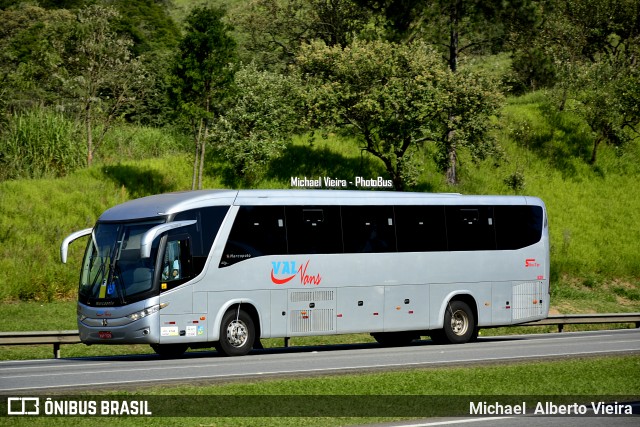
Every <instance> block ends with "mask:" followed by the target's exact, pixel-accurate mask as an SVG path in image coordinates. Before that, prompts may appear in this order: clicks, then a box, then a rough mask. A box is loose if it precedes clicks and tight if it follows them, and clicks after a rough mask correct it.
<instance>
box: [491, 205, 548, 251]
mask: <svg viewBox="0 0 640 427" xmlns="http://www.w3.org/2000/svg"><path fill="white" fill-rule="evenodd" d="M494 209H495V215H496V240H497V244H498V249H499V250H513V249H521V248H524V247H527V246H529V245H533V244H535V243H538V242H539V241H540V239H541V238H542V227H543V221H542V220H543V218H542V216H543V212H542V207H540V206H496V207H495V208H494Z"/></svg>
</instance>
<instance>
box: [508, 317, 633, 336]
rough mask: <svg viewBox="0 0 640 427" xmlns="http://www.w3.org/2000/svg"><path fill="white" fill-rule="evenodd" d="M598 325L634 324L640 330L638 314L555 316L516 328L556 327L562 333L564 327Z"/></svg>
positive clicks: (522, 324)
mask: <svg viewBox="0 0 640 427" xmlns="http://www.w3.org/2000/svg"><path fill="white" fill-rule="evenodd" d="M598 323H600V324H603V323H634V324H635V327H636V328H640V313H608V314H556V315H552V316H549V317H547V318H546V319H542V320H536V321H535V322H527V323H521V324H519V325H517V326H549V325H557V326H558V332H562V330H563V329H564V326H565V325H589V324H598Z"/></svg>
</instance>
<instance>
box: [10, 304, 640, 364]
mask: <svg viewBox="0 0 640 427" xmlns="http://www.w3.org/2000/svg"><path fill="white" fill-rule="evenodd" d="M605 323H633V324H635V327H636V328H640V313H609V314H558V315H552V316H549V317H547V318H546V319H542V320H537V321H535V322H527V323H521V324H519V325H516V326H553V325H557V326H558V332H562V331H563V329H564V326H565V325H588V324H605ZM80 342H81V341H80V336H79V335H78V331H39V332H38V331H35V332H31V331H30V332H0V345H36V344H53V357H54V358H55V359H59V358H60V345H61V344H79V343H80Z"/></svg>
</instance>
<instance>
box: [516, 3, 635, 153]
mask: <svg viewBox="0 0 640 427" xmlns="http://www.w3.org/2000/svg"><path fill="white" fill-rule="evenodd" d="M545 3H546V4H545V6H546V7H547V9H551V8H552V10H553V12H554V13H550V14H548V15H547V19H545V21H544V23H543V25H542V26H541V27H540V31H539V33H538V34H537V35H536V37H535V38H534V39H531V40H528V44H529V45H532V46H535V47H536V48H537V49H541V51H542V49H544V50H543V51H544V55H545V56H546V58H548V59H547V60H545V61H544V62H547V63H548V62H549V60H550V62H551V63H552V64H553V73H554V74H555V75H556V76H557V77H556V79H555V80H556V84H555V90H554V92H553V93H554V94H556V96H558V98H559V102H558V106H559V109H560V110H563V109H565V107H566V106H567V105H568V104H569V105H570V107H569V108H572V109H574V110H575V111H577V112H578V113H579V114H580V115H581V116H582V117H583V118H584V119H585V121H586V122H587V124H588V125H589V127H590V128H591V131H592V134H593V149H592V151H591V156H590V158H589V159H588V162H589V163H591V164H595V163H596V161H597V151H598V147H599V146H600V144H601V143H603V142H605V143H609V144H612V145H615V146H618V147H622V146H624V144H625V142H627V141H629V140H630V139H632V138H637V137H638V135H639V133H638V127H637V126H638V123H640V111H639V109H640V107H639V106H638V102H637V100H638V99H639V98H640V94H639V93H638V84H637V81H638V79H639V77H640V66H639V64H638V56H639V55H640V49H639V48H638V46H640V3H638V2H637V1H635V0H553V1H549V2H545ZM540 62H541V61H540V59H538V60H537V61H536V63H534V64H531V65H530V66H531V67H538V65H539V63H540ZM568 100H573V101H574V102H571V103H567V101H568Z"/></svg>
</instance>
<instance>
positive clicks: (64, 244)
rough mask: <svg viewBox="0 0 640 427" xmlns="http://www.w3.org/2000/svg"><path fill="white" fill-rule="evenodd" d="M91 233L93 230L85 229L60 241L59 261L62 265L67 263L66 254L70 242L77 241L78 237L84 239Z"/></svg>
mask: <svg viewBox="0 0 640 427" xmlns="http://www.w3.org/2000/svg"><path fill="white" fill-rule="evenodd" d="M92 231H93V228H85V229H84V230H80V231H76V232H75V233H72V234H70V235H68V236H67V237H66V238H65V239H64V240H63V241H62V244H61V245H60V260H61V261H62V263H63V264H66V263H67V253H68V251H69V245H70V244H71V242H73V241H74V240H76V239H79V238H80V237H84V236H86V235H89V234H91V232H92Z"/></svg>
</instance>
